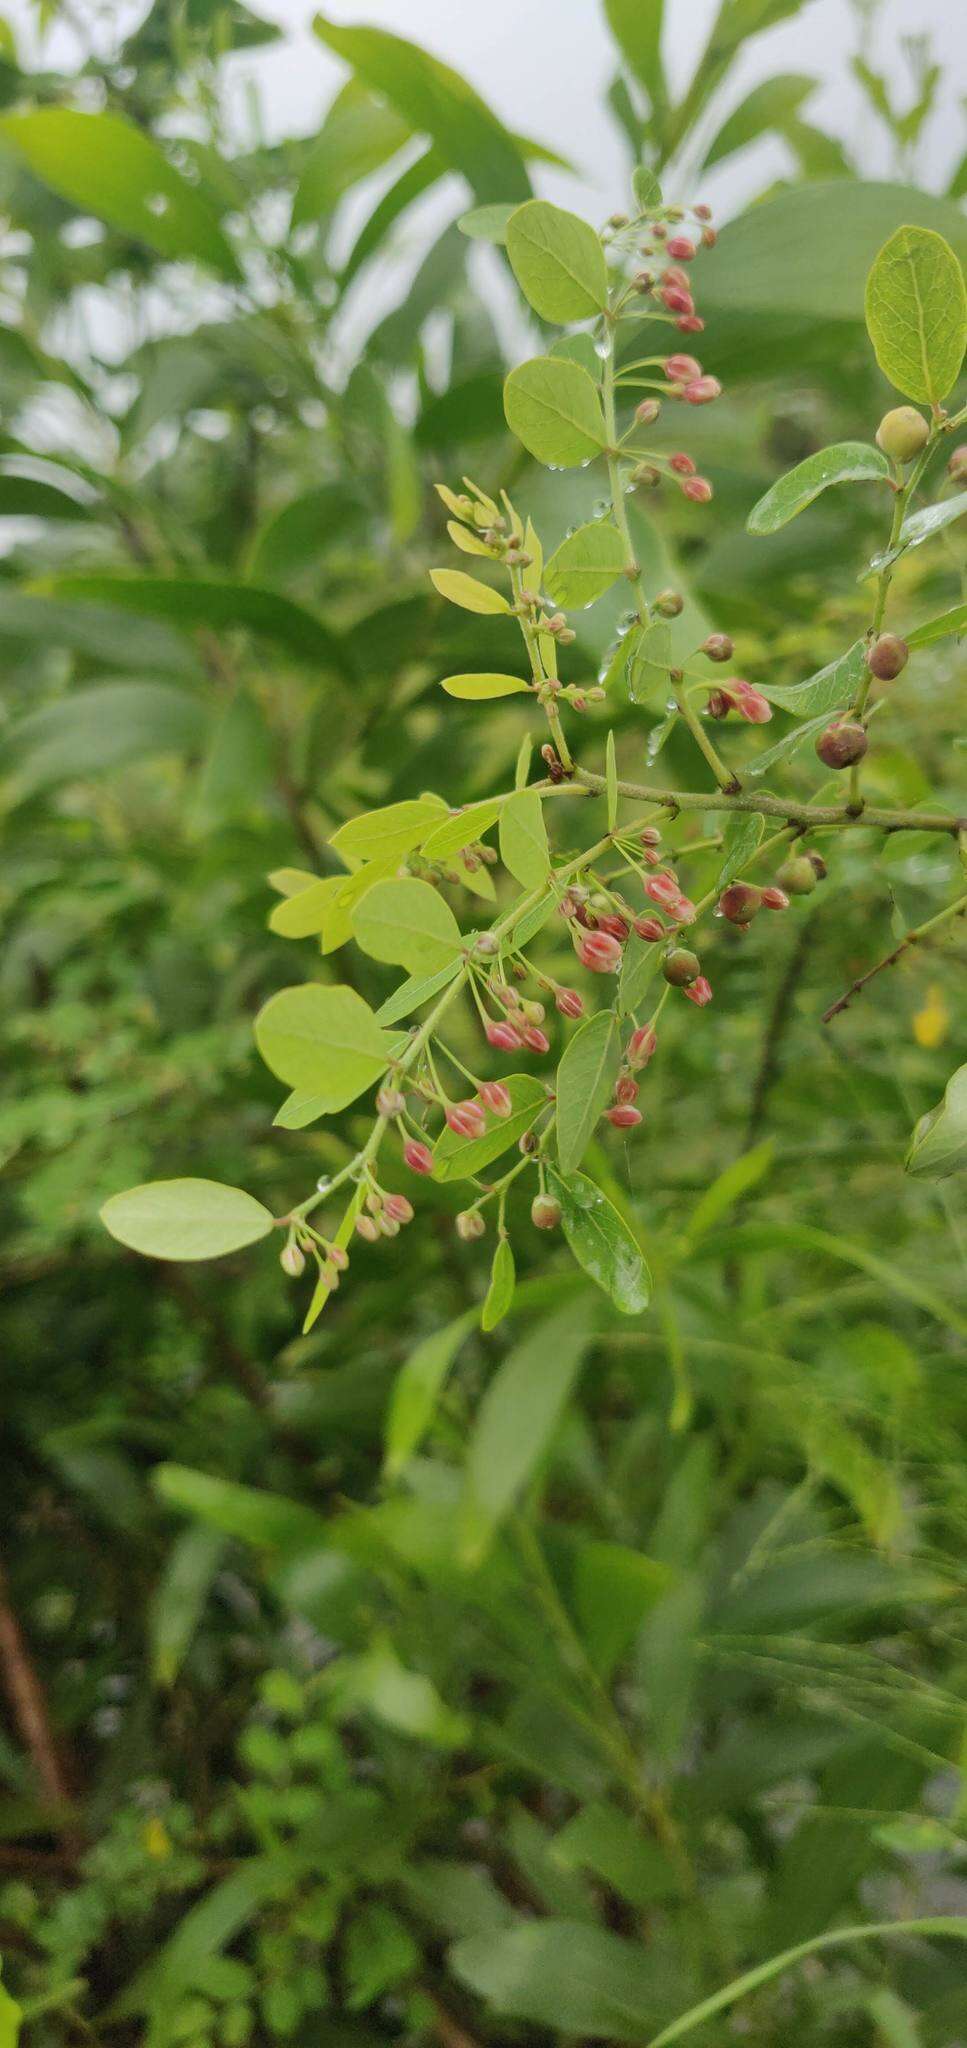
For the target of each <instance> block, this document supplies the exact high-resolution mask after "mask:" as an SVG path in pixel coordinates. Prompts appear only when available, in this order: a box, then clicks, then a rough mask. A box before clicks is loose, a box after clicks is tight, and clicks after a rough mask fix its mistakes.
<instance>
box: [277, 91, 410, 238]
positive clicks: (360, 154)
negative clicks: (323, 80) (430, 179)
mask: <svg viewBox="0 0 967 2048" xmlns="http://www.w3.org/2000/svg"><path fill="white" fill-rule="evenodd" d="M412 132H413V131H412V128H411V126H410V123H409V122H408V121H406V120H404V119H403V118H402V116H401V115H400V114H399V113H397V112H396V110H395V108H393V107H390V106H387V105H386V103H385V101H384V100H381V99H375V98H374V97H373V94H372V93H371V92H368V91H367V90H366V88H365V86H363V85H361V84H360V82H359V80H358V79H355V78H351V79H350V80H349V81H348V83H347V84H346V85H344V86H343V88H342V91H341V92H339V93H337V94H336V97H335V99H334V100H333V103H332V106H331V107H330V108H329V112H328V113H327V115H326V118H325V120H324V122H323V124H322V127H321V129H320V131H319V135H318V137H317V139H316V141H315V142H314V143H313V144H312V146H311V148H310V150H309V153H308V155H307V157H306V159H305V162H304V164H303V169H302V176H301V178H300V179H299V183H298V185H297V186H296V191H295V197H294V199H293V201H292V226H293V227H294V228H295V227H299V226H300V225H301V223H302V222H303V221H314V220H318V219H319V218H320V216H321V215H323V214H326V213H331V211H332V209H333V207H334V206H335V205H336V204H337V203H338V201H339V200H340V199H341V198H342V197H343V195H344V194H345V193H346V192H348V191H349V190H350V188H351V187H352V186H353V185H355V184H356V183H357V182H358V181H359V179H360V178H367V177H369V176H371V174H372V172H373V171H378V170H380V169H381V168H382V166H383V164H385V163H388V161H389V159H390V157H393V156H395V155H396V152H397V150H399V149H402V148H403V147H404V145H405V144H406V143H407V142H409V140H410V138H411V135H412Z"/></svg>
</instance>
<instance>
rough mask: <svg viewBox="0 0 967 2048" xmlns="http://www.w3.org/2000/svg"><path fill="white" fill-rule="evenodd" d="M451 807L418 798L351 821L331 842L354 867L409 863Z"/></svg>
mask: <svg viewBox="0 0 967 2048" xmlns="http://www.w3.org/2000/svg"><path fill="white" fill-rule="evenodd" d="M446 816H447V806H446V804H445V803H444V802H443V800H442V798H440V797H415V798H411V799H409V800H408V801H406V802H404V803H399V804H385V805H384V807H383V809H382V810H379V811H361V812H360V813H359V816H358V817H356V818H348V819H347V820H346V823H345V825H340V827H339V829H338V831H337V832H334V833H333V834H332V837H331V839H330V841H329V844H330V846H334V847H335V849H336V852H337V853H338V854H339V856H340V858H341V859H342V860H344V861H346V862H347V863H348V864H349V865H352V863H353V862H354V861H357V860H373V859H379V860H393V861H396V862H399V861H401V860H405V858H406V855H407V854H408V853H412V851H413V849H414V847H416V846H420V845H421V844H422V842H423V840H424V839H425V838H426V836H427V833H428V832H432V831H434V830H435V829H436V827H437V825H442V824H443V821H444V819H445V818H446Z"/></svg>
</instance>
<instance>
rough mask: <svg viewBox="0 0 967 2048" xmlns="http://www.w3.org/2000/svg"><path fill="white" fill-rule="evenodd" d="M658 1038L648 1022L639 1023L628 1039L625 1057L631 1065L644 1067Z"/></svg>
mask: <svg viewBox="0 0 967 2048" xmlns="http://www.w3.org/2000/svg"><path fill="white" fill-rule="evenodd" d="M657 1044H658V1039H657V1037H656V1035H655V1033H654V1031H653V1030H652V1028H651V1025H650V1024H640V1025H639V1026H638V1029H637V1031H633V1032H632V1034H631V1037H630V1038H629V1040H628V1046H627V1052H626V1058H627V1059H628V1062H629V1064H630V1065H631V1066H633V1067H646V1066H647V1065H648V1062H649V1060H650V1059H651V1057H652V1055H653V1053H654V1051H655V1047H656V1046H657Z"/></svg>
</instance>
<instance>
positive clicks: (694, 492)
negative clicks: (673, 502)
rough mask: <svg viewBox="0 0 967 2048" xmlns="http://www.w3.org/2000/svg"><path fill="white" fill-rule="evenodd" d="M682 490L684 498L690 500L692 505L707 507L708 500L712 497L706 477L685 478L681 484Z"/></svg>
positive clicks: (710, 487)
mask: <svg viewBox="0 0 967 2048" xmlns="http://www.w3.org/2000/svg"><path fill="white" fill-rule="evenodd" d="M682 490H683V491H684V493H685V496H686V498H691V500H692V503H693V504H695V505H707V504H708V501H709V499H710V498H711V497H712V496H713V491H712V486H711V484H710V483H709V480H708V477H707V476H687V477H686V478H685V481H684V483H683V484H682Z"/></svg>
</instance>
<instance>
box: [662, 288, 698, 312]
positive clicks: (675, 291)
mask: <svg viewBox="0 0 967 2048" xmlns="http://www.w3.org/2000/svg"><path fill="white" fill-rule="evenodd" d="M658 296H659V298H660V299H661V302H662V305H663V306H666V307H667V308H668V311H669V313H682V314H691V313H694V311H695V301H694V299H693V297H692V294H691V292H690V291H688V290H687V289H686V287H685V286H684V285H681V284H663V285H662V288H661V291H660V292H659V295H658Z"/></svg>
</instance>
